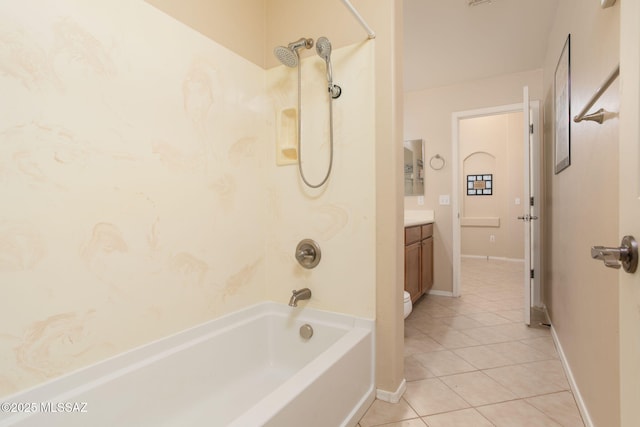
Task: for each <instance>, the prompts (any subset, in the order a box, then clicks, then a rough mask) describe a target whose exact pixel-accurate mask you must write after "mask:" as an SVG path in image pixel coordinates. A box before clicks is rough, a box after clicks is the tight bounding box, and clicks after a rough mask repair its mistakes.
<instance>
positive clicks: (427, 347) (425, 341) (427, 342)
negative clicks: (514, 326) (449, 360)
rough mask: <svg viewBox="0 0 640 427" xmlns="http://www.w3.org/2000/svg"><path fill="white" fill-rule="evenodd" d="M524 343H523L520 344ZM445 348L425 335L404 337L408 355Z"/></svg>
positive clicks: (406, 354)
mask: <svg viewBox="0 0 640 427" xmlns="http://www.w3.org/2000/svg"><path fill="white" fill-rule="evenodd" d="M522 345H524V344H522ZM444 349H445V348H444V347H443V346H442V344H440V343H439V342H437V341H434V340H433V339H431V338H429V337H428V336H427V335H424V334H423V335H422V337H409V338H405V339H404V355H405V356H409V355H411V354H415V353H426V352H428V351H440V350H444Z"/></svg>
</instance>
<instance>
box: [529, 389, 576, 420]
mask: <svg viewBox="0 0 640 427" xmlns="http://www.w3.org/2000/svg"><path fill="white" fill-rule="evenodd" d="M526 401H527V403H529V404H530V405H532V406H535V407H536V408H537V409H538V410H540V411H542V412H544V413H545V414H546V415H547V416H548V417H549V418H551V419H553V420H554V421H556V422H557V423H559V424H560V425H562V426H563V427H584V423H583V422H582V417H581V416H580V412H579V411H578V407H577V405H576V401H575V399H574V398H573V394H571V393H570V392H568V391H563V392H561V393H554V394H545V395H543V396H536V397H531V398H529V399H527V400H526Z"/></svg>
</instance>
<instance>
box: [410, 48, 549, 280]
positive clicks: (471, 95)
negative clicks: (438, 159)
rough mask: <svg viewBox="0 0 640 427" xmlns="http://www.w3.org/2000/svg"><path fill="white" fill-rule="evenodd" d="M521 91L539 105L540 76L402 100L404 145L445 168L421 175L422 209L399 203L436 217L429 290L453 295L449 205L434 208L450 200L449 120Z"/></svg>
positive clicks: (511, 100) (506, 101) (508, 100)
mask: <svg viewBox="0 0 640 427" xmlns="http://www.w3.org/2000/svg"><path fill="white" fill-rule="evenodd" d="M452 54H453V53H452ZM442 60H446V58H444V59H442ZM525 85H527V86H529V93H530V95H531V99H533V100H535V99H538V100H541V99H542V98H543V91H542V70H531V71H527V72H522V73H515V74H509V75H504V76H498V77H495V78H491V79H485V80H478V81H473V82H467V83H462V84H459V85H454V86H445V87H438V88H432V89H427V90H422V91H415V92H408V93H405V95H404V99H405V101H404V139H417V138H423V139H424V141H425V158H427V159H429V158H431V157H432V156H434V155H436V154H440V155H441V156H443V157H444V158H445V160H446V161H447V164H446V166H445V167H444V168H443V169H441V170H439V171H434V170H432V169H431V168H427V169H426V177H425V204H424V206H419V205H418V204H417V198H416V197H405V199H404V206H405V208H406V209H432V210H433V211H434V214H435V224H434V225H435V227H434V235H435V237H434V262H435V265H434V286H433V289H434V290H439V291H445V292H452V290H453V288H452V285H453V270H452V257H453V255H452V246H453V242H452V240H453V229H452V213H451V205H449V206H441V205H439V203H438V201H439V199H438V197H439V195H441V194H448V195H451V194H452V188H451V185H452V184H451V183H452V176H451V174H452V169H451V150H452V147H451V137H452V136H451V115H452V113H454V112H458V111H467V110H475V109H480V108H488V107H494V106H501V105H510V104H515V103H519V102H522V87H523V86H525Z"/></svg>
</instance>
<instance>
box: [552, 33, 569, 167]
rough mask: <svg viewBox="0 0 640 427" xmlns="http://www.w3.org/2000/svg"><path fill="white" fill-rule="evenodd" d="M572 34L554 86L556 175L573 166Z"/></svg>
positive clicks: (561, 58) (563, 50)
mask: <svg viewBox="0 0 640 427" xmlns="http://www.w3.org/2000/svg"><path fill="white" fill-rule="evenodd" d="M570 51H571V34H569V35H568V36H567V40H566V41H565V42H564V47H563V48H562V52H561V53H560V59H559V60H558V65H557V66H556V72H555V76H554V84H553V98H554V115H555V117H554V118H555V123H554V125H555V126H554V130H555V138H554V142H555V155H554V162H555V173H556V174H559V173H560V172H562V171H563V170H564V169H566V168H567V167H568V166H569V165H570V164H571V60H570V58H571V55H570Z"/></svg>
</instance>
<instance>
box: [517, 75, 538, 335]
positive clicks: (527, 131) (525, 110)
mask: <svg viewBox="0 0 640 427" xmlns="http://www.w3.org/2000/svg"><path fill="white" fill-rule="evenodd" d="M522 92H523V93H522V98H523V99H522V122H523V124H522V126H523V134H522V141H523V144H524V150H523V153H524V156H523V157H524V162H523V166H522V167H523V176H524V189H523V192H522V194H523V195H524V209H523V210H524V215H522V216H520V217H518V218H519V219H521V220H522V222H523V223H524V225H523V227H522V228H523V232H524V277H523V279H522V285H523V294H524V323H525V325H530V324H531V288H532V286H531V282H532V280H533V276H535V272H534V274H531V271H533V268H532V263H531V253H532V251H531V242H532V239H531V236H532V235H531V221H532V216H531V197H532V195H531V128H530V126H531V119H530V114H529V110H530V108H529V87H528V86H525V87H524V88H523V90H522Z"/></svg>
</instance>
